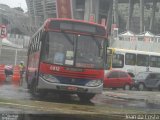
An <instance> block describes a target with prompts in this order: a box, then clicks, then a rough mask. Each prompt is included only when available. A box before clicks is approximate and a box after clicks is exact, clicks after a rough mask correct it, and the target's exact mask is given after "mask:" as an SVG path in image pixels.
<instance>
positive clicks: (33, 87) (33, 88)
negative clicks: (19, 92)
mask: <svg viewBox="0 0 160 120" xmlns="http://www.w3.org/2000/svg"><path fill="white" fill-rule="evenodd" d="M31 94H32V95H33V97H38V98H44V97H45V96H46V95H47V92H45V91H39V90H38V89H37V84H36V81H33V82H32V84H31Z"/></svg>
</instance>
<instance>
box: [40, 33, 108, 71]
mask: <svg viewBox="0 0 160 120" xmlns="http://www.w3.org/2000/svg"><path fill="white" fill-rule="evenodd" d="M104 43H105V42H104V39H103V38H99V37H94V36H85V35H76V34H68V33H66V32H63V33H58V32H49V34H48V37H46V40H45V42H44V45H43V53H42V54H43V56H44V57H42V58H43V59H42V61H43V62H47V63H51V64H57V65H67V66H76V67H82V68H103V67H104V63H103V59H104V58H103V56H104V55H103V54H104Z"/></svg>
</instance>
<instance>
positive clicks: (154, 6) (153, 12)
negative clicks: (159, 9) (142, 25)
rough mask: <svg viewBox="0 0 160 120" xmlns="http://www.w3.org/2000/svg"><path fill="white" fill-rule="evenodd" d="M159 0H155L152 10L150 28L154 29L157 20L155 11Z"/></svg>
mask: <svg viewBox="0 0 160 120" xmlns="http://www.w3.org/2000/svg"><path fill="white" fill-rule="evenodd" d="M157 2H158V0H153V7H152V12H151V19H150V26H149V29H150V30H151V31H153V26H154V21H155V12H156V6H157Z"/></svg>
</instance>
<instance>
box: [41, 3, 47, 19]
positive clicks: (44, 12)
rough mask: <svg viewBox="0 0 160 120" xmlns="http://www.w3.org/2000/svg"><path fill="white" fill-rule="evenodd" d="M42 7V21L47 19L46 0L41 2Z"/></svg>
mask: <svg viewBox="0 0 160 120" xmlns="http://www.w3.org/2000/svg"><path fill="white" fill-rule="evenodd" d="M42 5H43V16H44V21H45V20H46V19H47V14H46V0H43V1H42Z"/></svg>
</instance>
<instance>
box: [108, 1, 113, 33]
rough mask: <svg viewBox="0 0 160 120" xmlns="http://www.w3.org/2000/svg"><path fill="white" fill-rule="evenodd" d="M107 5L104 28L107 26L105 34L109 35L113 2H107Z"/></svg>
mask: <svg viewBox="0 0 160 120" xmlns="http://www.w3.org/2000/svg"><path fill="white" fill-rule="evenodd" d="M109 4H110V5H109V11H108V15H107V24H106V26H107V33H109V32H110V30H111V24H112V11H113V1H112V0H111V1H110V2H109Z"/></svg>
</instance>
